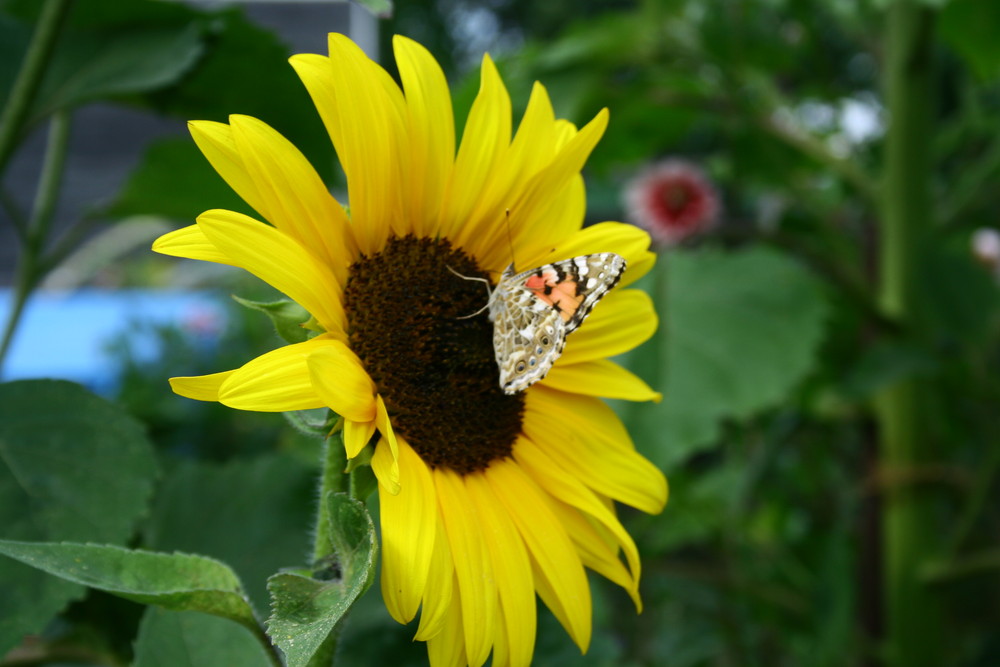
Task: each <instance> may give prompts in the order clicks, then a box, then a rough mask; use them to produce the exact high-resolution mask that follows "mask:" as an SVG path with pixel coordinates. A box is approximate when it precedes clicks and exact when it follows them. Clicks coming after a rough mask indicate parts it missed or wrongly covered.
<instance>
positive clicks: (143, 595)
mask: <svg viewBox="0 0 1000 667" xmlns="http://www.w3.org/2000/svg"><path fill="white" fill-rule="evenodd" d="M0 554H3V555H5V556H9V557H11V558H14V559H16V560H19V561H21V562H22V563H24V564H26V565H30V566H32V567H34V568H38V569H39V570H42V571H44V572H48V573H49V574H53V575H55V576H57V577H60V578H62V579H65V580H67V581H71V582H73V583H75V584H81V585H83V586H89V587H91V588H97V589H99V590H102V591H107V592H108V593H113V594H115V595H118V596H120V597H123V598H125V599H127V600H132V601H133V602H139V603H142V604H155V605H158V606H160V607H163V608H164V609H171V610H174V611H201V612H204V613H206V614H213V615H215V616H220V617H222V618H228V619H230V620H232V621H236V622H237V623H240V624H242V625H244V626H246V627H247V628H249V629H251V630H252V631H253V630H257V629H258V628H259V626H258V624H257V620H256V618H254V615H253V609H251V608H250V602H249V601H248V600H247V598H246V596H245V595H244V594H243V588H242V586H241V585H240V580H239V578H238V577H237V576H236V573H235V572H233V571H232V569H230V567H229V566H228V565H226V564H225V563H221V562H219V561H217V560H213V559H211V558H206V557H204V556H194V555H190V554H179V553H174V554H165V553H156V552H152V551H134V550H131V549H125V548H122V547H117V546H109V545H101V544H79V543H74V542H59V543H56V542H14V541H12V540H0Z"/></svg>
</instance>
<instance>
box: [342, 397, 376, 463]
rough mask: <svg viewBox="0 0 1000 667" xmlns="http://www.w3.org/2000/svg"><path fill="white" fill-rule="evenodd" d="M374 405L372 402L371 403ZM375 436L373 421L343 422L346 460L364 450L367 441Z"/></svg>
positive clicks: (346, 420)
mask: <svg viewBox="0 0 1000 667" xmlns="http://www.w3.org/2000/svg"><path fill="white" fill-rule="evenodd" d="M372 404H373V405H374V401H373V403H372ZM373 435H375V420H374V419H372V420H371V421H362V422H355V421H351V420H350V419H345V420H344V451H345V452H346V453H347V458H349V459H353V458H354V457H355V456H357V455H358V454H359V453H361V450H362V449H364V448H365V445H367V444H368V441H369V440H371V439H372V436H373Z"/></svg>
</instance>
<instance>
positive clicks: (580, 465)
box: [523, 385, 667, 514]
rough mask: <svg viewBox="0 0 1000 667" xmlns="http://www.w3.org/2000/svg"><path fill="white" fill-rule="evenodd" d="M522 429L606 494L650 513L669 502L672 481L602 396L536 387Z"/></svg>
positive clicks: (566, 467) (530, 393)
mask: <svg viewBox="0 0 1000 667" xmlns="http://www.w3.org/2000/svg"><path fill="white" fill-rule="evenodd" d="M526 399H527V400H526V401H525V411H524V423H523V429H524V433H525V435H527V436H528V439H530V440H531V441H532V442H534V443H535V444H537V445H538V446H539V447H540V448H541V449H543V450H544V451H545V452H546V453H547V454H548V455H549V456H550V457H552V458H553V459H554V460H555V461H556V462H557V463H558V465H559V466H560V467H561V468H562V469H564V470H566V471H567V472H568V473H571V474H572V475H574V476H575V477H577V478H578V479H579V480H580V481H582V482H583V483H584V484H586V485H587V486H589V487H590V488H592V489H594V490H595V491H597V492H598V493H600V494H601V495H604V496H607V497H609V498H614V499H615V500H618V501H620V502H623V503H625V504H627V505H631V506H632V507H635V508H638V509H640V510H642V511H644V512H648V513H650V514H657V513H659V512H660V511H661V510H662V509H663V506H664V505H665V504H666V502H667V480H666V478H665V477H664V476H663V473H662V472H660V471H659V469H657V468H656V466H654V465H653V464H652V463H650V462H649V461H648V460H646V459H645V458H643V457H642V456H641V455H640V454H639V453H638V452H636V451H635V446H634V445H633V444H632V439H631V438H630V437H629V434H628V431H626V430H625V426H624V425H623V424H622V423H621V420H620V419H618V416H617V415H616V414H615V413H614V411H613V410H612V409H611V408H610V407H608V406H607V404H605V403H604V401H601V400H600V399H597V398H592V397H590V396H580V395H578V394H567V393H564V392H561V391H553V390H550V389H546V388H545V387H540V386H538V385H535V386H533V387H532V388H531V389H530V390H529V391H528V393H527V397H526Z"/></svg>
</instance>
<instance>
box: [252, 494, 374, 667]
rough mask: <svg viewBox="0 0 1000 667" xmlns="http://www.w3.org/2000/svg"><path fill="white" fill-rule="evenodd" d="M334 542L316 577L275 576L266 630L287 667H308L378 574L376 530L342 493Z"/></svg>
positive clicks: (334, 508) (334, 503) (335, 498)
mask: <svg viewBox="0 0 1000 667" xmlns="http://www.w3.org/2000/svg"><path fill="white" fill-rule="evenodd" d="M326 502H327V503H329V510H330V513H329V516H330V541H331V545H330V546H331V547H332V548H333V553H334V556H333V557H332V558H331V561H330V562H329V563H326V564H322V563H321V564H318V565H319V566H320V567H322V569H320V570H318V571H316V572H314V573H313V576H314V577H315V578H312V579H310V578H309V577H306V576H303V575H300V574H293V573H290V572H284V573H281V574H276V575H275V576H273V577H271V579H270V581H269V582H268V590H270V591H271V599H272V603H271V618H270V619H268V621H267V631H268V635H270V637H271V639H272V640H273V641H274V643H275V644H277V645H278V646H279V647H280V648H281V650H282V651H284V653H285V658H286V660H287V662H288V666H289V667H302V666H304V665H307V664H309V662H310V660H312V659H313V656H314V655H315V654H316V652H317V651H318V650H319V649H320V648H321V647H322V645H323V643H324V642H325V641H326V639H327V637H328V636H329V635H330V633H331V632H332V631H333V630H334V628H335V626H336V625H337V622H338V621H340V619H341V618H343V616H344V614H346V613H347V611H348V610H349V609H350V607H351V605H352V604H353V603H354V601H355V600H357V599H358V597H360V596H361V594H362V593H364V592H365V591H366V590H368V587H369V586H371V583H372V581H373V579H374V576H375V561H376V553H377V548H378V547H377V543H376V538H375V527H374V526H373V525H372V520H371V517H370V516H369V515H368V510H367V509H366V508H365V506H364V505H363V504H362V503H361V502H359V501H357V500H355V499H353V498H351V497H350V496H348V495H346V494H342V493H337V494H330V495H329V496H327V499H326Z"/></svg>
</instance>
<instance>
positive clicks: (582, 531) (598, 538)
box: [552, 501, 642, 614]
mask: <svg viewBox="0 0 1000 667" xmlns="http://www.w3.org/2000/svg"><path fill="white" fill-rule="evenodd" d="M552 511H553V512H554V513H555V514H556V516H557V517H559V523H561V524H562V525H563V527H564V528H565V529H566V532H567V533H568V534H569V536H570V539H572V540H573V544H575V545H576V549H577V553H579V554H580V560H581V561H582V562H583V564H584V565H585V566H586V567H588V568H590V569H591V570H593V571H594V572H597V573H598V574H600V575H602V576H604V577H606V578H607V579H608V580H609V581H611V582H613V583H615V584H618V585H619V586H621V587H622V588H624V589H625V591H626V592H627V593H628V594H629V597H631V598H632V602H633V603H634V604H635V609H636V613H638V614H641V613H642V598H641V597H640V596H639V579H638V577H633V575H632V574H630V573H629V571H628V570H627V569H625V566H624V565H623V564H622V562H621V560H620V559H619V558H618V547H619V544H617V543H615V542H611V543H609V542H608V541H607V540H606V539H604V536H602V535H601V534H600V533H599V532H598V530H597V526H595V525H594V523H593V519H591V518H589V517H588V516H587V515H585V514H584V513H583V512H580V511H579V510H577V509H576V508H575V507H571V506H569V505H567V504H565V503H560V502H558V501H557V502H554V503H553V504H552Z"/></svg>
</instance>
